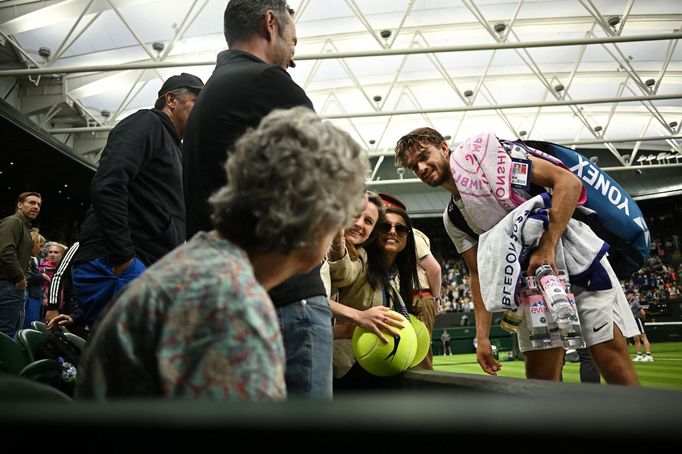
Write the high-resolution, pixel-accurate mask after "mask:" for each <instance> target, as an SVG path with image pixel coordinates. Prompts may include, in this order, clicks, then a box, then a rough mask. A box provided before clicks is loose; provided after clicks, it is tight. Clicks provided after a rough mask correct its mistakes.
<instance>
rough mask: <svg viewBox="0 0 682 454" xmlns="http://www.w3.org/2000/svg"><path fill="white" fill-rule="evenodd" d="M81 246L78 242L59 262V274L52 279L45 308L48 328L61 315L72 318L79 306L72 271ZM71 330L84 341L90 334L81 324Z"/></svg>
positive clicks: (70, 328)
mask: <svg viewBox="0 0 682 454" xmlns="http://www.w3.org/2000/svg"><path fill="white" fill-rule="evenodd" d="M79 246H80V243H79V242H78V241H76V242H75V243H73V244H72V245H71V247H70V248H69V249H68V250H67V251H66V254H64V258H62V260H61V261H60V262H59V267H57V272H56V273H55V274H54V276H53V277H52V282H50V290H49V293H48V296H47V306H46V308H45V323H47V324H48V326H49V324H50V321H52V319H53V318H55V317H57V316H58V315H59V314H65V315H67V316H69V318H71V314H72V313H73V312H74V311H76V308H77V306H78V303H77V300H76V295H75V294H74V292H73V284H72V281H71V269H72V268H73V266H72V265H73V257H74V256H75V255H76V252H77V251H78V247H79ZM69 330H70V331H71V332H73V333H74V334H77V335H78V336H80V337H82V338H84V339H86V338H87V337H88V336H89V334H90V330H89V328H88V327H87V326H85V325H81V324H78V325H73V324H71V325H70V326H69Z"/></svg>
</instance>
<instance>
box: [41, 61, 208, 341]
mask: <svg viewBox="0 0 682 454" xmlns="http://www.w3.org/2000/svg"><path fill="white" fill-rule="evenodd" d="M203 85H204V84H203V82H202V81H201V79H199V78H198V77H196V76H194V75H192V74H187V73H182V74H180V75H177V76H172V77H170V78H168V80H166V81H165V82H164V83H163V86H162V87H161V90H159V97H158V99H157V101H156V104H155V105H154V109H151V110H148V109H142V110H139V111H137V112H136V113H134V114H132V115H130V116H129V117H127V118H125V119H124V120H122V121H121V122H120V123H119V124H118V125H116V127H115V128H114V129H112V130H111V132H110V133H109V137H108V139H107V144H106V146H105V147H104V151H103V152H102V157H101V159H100V162H99V167H98V169H97V173H95V176H94V177H93V179H92V183H91V185H90V199H91V201H92V205H91V206H90V208H89V209H88V212H87V213H86V216H85V221H84V222H83V224H82V225H81V232H80V235H79V243H80V247H79V248H78V252H77V253H76V255H75V256H74V258H73V270H72V279H73V289H74V293H75V295H76V298H77V300H78V307H77V309H76V311H74V313H72V314H71V316H68V315H64V314H62V315H59V316H57V317H55V318H54V319H52V320H51V321H50V324H49V326H50V327H53V326H56V325H57V324H61V325H69V324H71V323H74V322H77V323H78V322H80V323H86V324H87V325H89V326H92V325H93V324H94V323H95V322H96V321H97V319H98V317H99V315H100V313H101V312H102V310H103V309H104V308H105V306H106V305H107V303H109V301H111V300H112V299H113V297H114V296H115V295H116V294H117V293H118V292H119V291H120V290H121V289H122V288H123V287H124V286H125V285H126V284H127V283H128V282H130V281H132V280H133V279H135V278H136V277H137V276H139V275H140V274H142V272H143V271H144V270H145V269H146V267H148V266H149V265H151V264H152V263H154V262H155V261H157V260H158V259H160V258H161V257H162V256H163V255H165V254H166V253H167V252H169V251H171V250H172V249H174V248H175V247H176V246H178V245H180V244H181V243H182V242H183V241H184V240H185V204H184V199H183V196H182V144H181V140H182V138H183V137H184V134H185V129H186V126H187V120H188V118H189V114H190V112H191V111H192V108H193V107H194V102H195V100H196V97H197V95H198V94H199V92H200V91H201V89H202V88H203Z"/></svg>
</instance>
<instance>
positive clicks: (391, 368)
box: [353, 316, 417, 377]
mask: <svg viewBox="0 0 682 454" xmlns="http://www.w3.org/2000/svg"><path fill="white" fill-rule="evenodd" d="M401 318H402V321H403V324H404V328H402V329H397V328H396V330H397V331H398V333H399V335H398V336H395V337H393V336H391V335H390V334H388V333H386V332H384V335H385V337H386V338H388V343H386V344H384V343H383V342H382V341H381V339H379V336H377V335H376V334H374V333H373V332H371V331H368V330H366V329H364V328H360V327H359V326H358V327H356V328H355V331H354V332H353V354H354V355H355V359H356V360H357V361H358V362H359V363H360V366H362V368H363V369H365V370H366V371H367V372H369V373H370V374H373V375H377V376H379V377H390V376H391V375H396V374H399V373H400V372H402V371H404V370H406V369H408V368H409V367H410V365H411V364H412V360H413V359H414V355H415V353H416V351H417V335H416V334H415V332H414V328H412V325H411V324H410V323H408V322H407V321H406V320H405V318H404V317H402V316H401Z"/></svg>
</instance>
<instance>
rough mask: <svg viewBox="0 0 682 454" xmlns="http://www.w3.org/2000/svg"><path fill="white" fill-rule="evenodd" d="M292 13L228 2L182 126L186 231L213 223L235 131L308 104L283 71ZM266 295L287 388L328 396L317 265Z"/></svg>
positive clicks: (264, 1)
mask: <svg viewBox="0 0 682 454" xmlns="http://www.w3.org/2000/svg"><path fill="white" fill-rule="evenodd" d="M292 15H293V10H292V9H291V8H289V6H288V5H287V3H286V1H284V0H230V2H229V3H228V4H227V8H226V9H225V14H224V31H225V39H226V40H227V45H228V47H229V50H226V51H223V52H221V53H219V54H218V58H217V64H216V68H215V70H214V72H213V74H212V75H211V78H210V79H209V80H208V81H207V82H206V87H205V88H204V90H202V92H201V95H200V96H199V98H198V99H197V104H196V108H195V109H194V111H193V112H192V118H190V122H189V125H188V126H187V137H186V139H185V147H184V165H183V171H184V190H185V204H186V206H187V221H188V224H187V234H188V238H189V237H190V236H192V235H194V234H195V233H196V232H197V231H199V230H211V228H212V227H211V222H210V215H209V213H210V211H209V205H208V198H209V196H210V195H211V194H212V193H213V192H214V191H216V190H217V189H218V188H220V187H222V186H224V185H225V184H226V175H225V171H224V163H225V161H226V159H227V155H228V154H229V153H230V149H231V148H232V146H233V145H234V143H235V141H236V140H237V138H239V137H240V136H241V135H242V134H243V133H244V132H245V131H246V130H247V129H248V128H252V127H257V126H258V124H259V123H260V121H261V119H262V118H263V117H265V116H266V115H267V114H268V113H269V112H270V111H272V110H274V109H277V108H280V109H288V108H291V107H295V106H305V107H308V108H310V109H312V108H313V105H312V102H311V101H310V99H308V97H307V96H306V94H305V92H304V91H303V89H302V88H301V87H299V86H298V85H297V84H296V83H295V82H294V81H293V80H292V79H291V76H289V74H288V73H287V72H286V69H287V68H288V67H294V66H295V63H294V49H295V46H296V41H297V40H296V30H295V26H294V21H293V17H292ZM263 209H267V207H263ZM234 222H239V220H238V219H235V220H234ZM270 297H271V298H272V301H273V303H274V304H275V306H276V308H277V311H278V315H279V319H280V325H281V328H282V334H283V339H284V348H285V350H286V355H287V366H286V383H287V390H288V392H289V394H292V395H296V394H303V395H307V396H312V397H322V398H331V395H332V377H331V375H332V367H331V351H332V332H331V310H330V309H329V304H328V303H327V299H326V293H325V289H324V285H323V283H322V279H321V278H320V267H316V268H314V269H313V270H312V271H311V272H309V273H307V274H303V275H297V276H294V277H292V278H290V279H288V280H287V281H285V282H284V283H282V284H281V285H279V286H277V287H275V288H274V289H272V290H271V291H270Z"/></svg>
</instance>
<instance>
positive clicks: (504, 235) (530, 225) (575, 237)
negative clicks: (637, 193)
mask: <svg viewBox="0 0 682 454" xmlns="http://www.w3.org/2000/svg"><path fill="white" fill-rule="evenodd" d="M550 207H551V200H550V198H549V196H548V195H547V194H540V195H537V196H535V197H533V198H532V199H530V200H528V201H526V202H524V203H523V204H521V205H519V206H518V207H517V208H516V209H514V210H513V211H511V212H510V213H509V214H507V216H505V217H504V218H503V219H502V220H501V221H500V222H499V223H498V224H497V225H496V226H495V227H493V228H492V229H491V230H489V231H487V232H485V233H484V234H482V235H481V236H480V237H479V243H478V257H477V258H478V278H479V282H480V287H481V295H482V297H483V303H484V304H485V307H486V309H487V310H488V311H490V312H499V311H504V310H507V309H510V308H513V307H516V306H517V304H516V302H515V297H514V295H515V291H516V286H517V284H518V280H519V278H520V277H521V275H522V273H523V272H524V271H525V270H523V269H521V263H522V262H523V261H524V260H525V258H526V256H527V254H528V253H529V252H530V251H532V250H534V248H536V247H537V246H538V243H539V241H540V237H541V236H542V234H543V233H544V231H545V229H546V228H547V225H548V222H549V217H548V209H549V208H550ZM607 250H608V244H606V243H605V242H604V241H603V240H602V239H600V238H599V237H597V235H595V234H594V232H593V231H592V230H591V229H590V228H589V227H588V226H587V225H586V224H584V223H582V222H580V221H576V220H575V219H571V220H570V221H569V223H568V225H567V226H566V230H564V233H563V235H562V236H561V238H560V240H559V242H558V243H557V247H556V250H555V254H556V265H557V268H559V269H564V270H566V272H567V273H568V275H569V279H570V281H571V282H574V283H580V285H581V286H583V287H586V288H588V287H594V286H599V288H594V289H595V290H597V289H604V288H611V287H610V284H606V283H604V282H603V280H602V279H595V283H594V284H591V279H590V277H591V276H592V275H593V274H594V275H595V276H601V275H602V274H603V273H602V272H603V269H602V267H601V265H600V264H599V261H600V260H601V258H602V257H603V256H604V254H605V253H606V251H607ZM607 285H608V287H604V286H607Z"/></svg>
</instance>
